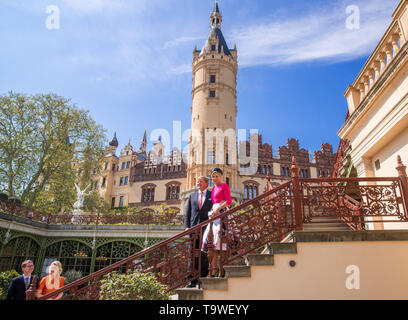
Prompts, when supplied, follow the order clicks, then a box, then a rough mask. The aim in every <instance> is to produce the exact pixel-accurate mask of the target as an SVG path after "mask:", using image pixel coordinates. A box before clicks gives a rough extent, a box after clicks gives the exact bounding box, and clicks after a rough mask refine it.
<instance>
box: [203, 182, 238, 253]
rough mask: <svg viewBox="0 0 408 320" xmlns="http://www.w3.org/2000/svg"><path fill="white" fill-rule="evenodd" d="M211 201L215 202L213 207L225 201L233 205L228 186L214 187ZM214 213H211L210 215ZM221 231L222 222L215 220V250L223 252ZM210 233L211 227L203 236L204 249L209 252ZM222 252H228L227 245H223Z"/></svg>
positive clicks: (222, 184) (213, 224)
mask: <svg viewBox="0 0 408 320" xmlns="http://www.w3.org/2000/svg"><path fill="white" fill-rule="evenodd" d="M211 200H212V202H213V206H214V205H215V204H221V203H223V202H224V201H226V202H227V204H228V205H231V203H232V199H231V191H230V188H229V186H228V184H226V183H225V182H224V183H221V184H220V185H219V186H214V187H213V189H212V193H211ZM224 211H225V209H222V210H221V211H220V212H221V213H222V212H224ZM211 213H212V211H211V212H210V214H211ZM209 218H211V217H209ZM220 229H221V221H220V219H217V220H214V221H213V222H212V231H213V239H214V240H213V242H214V248H215V250H221V241H220ZM209 231H210V226H207V228H206V229H205V232H204V235H203V245H202V249H203V250H205V251H206V250H207V243H208V233H209ZM222 250H226V244H225V243H223V245H222Z"/></svg>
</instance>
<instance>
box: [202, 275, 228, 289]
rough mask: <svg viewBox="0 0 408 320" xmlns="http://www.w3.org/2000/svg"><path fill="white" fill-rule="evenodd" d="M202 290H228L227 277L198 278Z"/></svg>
mask: <svg viewBox="0 0 408 320" xmlns="http://www.w3.org/2000/svg"><path fill="white" fill-rule="evenodd" d="M200 281H201V283H202V287H203V290H224V291H225V290H228V280H227V278H200Z"/></svg>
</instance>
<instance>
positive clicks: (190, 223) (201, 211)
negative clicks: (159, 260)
mask: <svg viewBox="0 0 408 320" xmlns="http://www.w3.org/2000/svg"><path fill="white" fill-rule="evenodd" d="M207 187H208V178H207V177H199V178H198V179H197V189H198V190H197V191H196V192H194V193H192V194H191V195H190V198H189V199H188V202H187V207H186V215H185V220H184V227H185V229H186V230H187V229H189V228H192V227H194V226H196V225H199V224H200V223H202V222H204V221H206V220H208V212H209V211H210V210H211V208H212V201H211V191H209V190H207ZM204 231H205V227H204V228H203V230H202V233H203V234H204ZM199 246H200V239H198V240H197V241H195V248H196V249H200V247H199ZM192 263H193V264H194V269H195V270H198V258H195V259H194V261H192ZM207 275H208V257H207V254H206V253H205V252H203V251H201V274H200V276H201V277H203V278H204V277H206V276H207ZM196 285H197V280H194V281H191V282H190V284H189V285H188V286H187V287H189V288H194V287H195V286H196Z"/></svg>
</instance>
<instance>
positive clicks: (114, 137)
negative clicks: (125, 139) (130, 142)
mask: <svg viewBox="0 0 408 320" xmlns="http://www.w3.org/2000/svg"><path fill="white" fill-rule="evenodd" d="M109 145H110V146H112V147H118V146H119V141H118V139H117V138H116V131H115V134H114V136H113V139H112V141H111V142H109Z"/></svg>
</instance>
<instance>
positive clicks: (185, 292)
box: [174, 288, 203, 300]
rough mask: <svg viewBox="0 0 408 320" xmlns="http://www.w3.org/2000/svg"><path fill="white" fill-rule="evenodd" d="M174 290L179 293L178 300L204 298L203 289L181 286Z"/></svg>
mask: <svg viewBox="0 0 408 320" xmlns="http://www.w3.org/2000/svg"><path fill="white" fill-rule="evenodd" d="M174 292H175V293H176V294H177V295H178V300H203V289H197V288H181V289H176V290H174Z"/></svg>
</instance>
